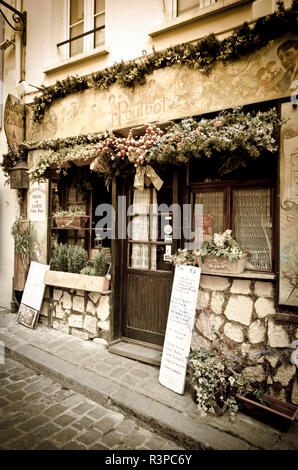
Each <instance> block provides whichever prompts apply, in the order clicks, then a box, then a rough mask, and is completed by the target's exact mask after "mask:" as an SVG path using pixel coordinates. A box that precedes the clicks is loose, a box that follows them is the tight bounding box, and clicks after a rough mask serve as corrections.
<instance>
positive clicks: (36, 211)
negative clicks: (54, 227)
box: [28, 182, 47, 222]
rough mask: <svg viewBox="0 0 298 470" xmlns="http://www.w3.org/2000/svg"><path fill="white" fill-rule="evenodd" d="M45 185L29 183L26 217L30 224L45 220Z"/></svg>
mask: <svg viewBox="0 0 298 470" xmlns="http://www.w3.org/2000/svg"><path fill="white" fill-rule="evenodd" d="M46 191H47V185H46V183H37V182H34V183H31V184H30V189H29V205H28V215H29V219H30V220H31V221H32V222H44V221H45V220H46Z"/></svg>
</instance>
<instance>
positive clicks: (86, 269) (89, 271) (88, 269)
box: [80, 266, 96, 276]
mask: <svg viewBox="0 0 298 470" xmlns="http://www.w3.org/2000/svg"><path fill="white" fill-rule="evenodd" d="M80 274H85V275H86V276H96V273H95V268H94V267H93V266H85V267H84V268H83V269H82V270H81V272H80Z"/></svg>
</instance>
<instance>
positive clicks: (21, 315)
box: [17, 304, 39, 328]
mask: <svg viewBox="0 0 298 470" xmlns="http://www.w3.org/2000/svg"><path fill="white" fill-rule="evenodd" d="M38 313H39V312H38V310H34V308H32V307H27V305H24V304H21V305H20V308H19V312H18V317H17V320H18V322H19V323H21V324H22V325H24V326H28V327H29V328H36V323H37V320H38Z"/></svg>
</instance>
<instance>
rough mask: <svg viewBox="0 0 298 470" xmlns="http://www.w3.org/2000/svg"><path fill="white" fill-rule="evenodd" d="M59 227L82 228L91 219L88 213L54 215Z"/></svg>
mask: <svg viewBox="0 0 298 470" xmlns="http://www.w3.org/2000/svg"><path fill="white" fill-rule="evenodd" d="M54 219H55V222H56V224H57V227H58V228H69V229H80V228H84V227H85V226H86V224H87V222H88V220H89V216H88V215H63V216H54Z"/></svg>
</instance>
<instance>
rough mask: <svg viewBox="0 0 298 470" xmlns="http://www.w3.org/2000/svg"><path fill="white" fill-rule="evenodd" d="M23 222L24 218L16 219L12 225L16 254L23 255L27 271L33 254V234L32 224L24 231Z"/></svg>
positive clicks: (24, 266) (24, 267)
mask: <svg viewBox="0 0 298 470" xmlns="http://www.w3.org/2000/svg"><path fill="white" fill-rule="evenodd" d="M23 222H24V219H23V217H19V218H18V219H16V221H15V222H14V223H13V225H12V228H11V234H12V236H13V239H14V247H15V252H16V253H17V254H20V255H21V257H22V263H23V269H24V270H25V269H26V268H27V267H28V265H29V263H30V260H31V257H32V254H33V232H32V228H31V225H30V224H28V225H27V226H26V227H25V228H24V229H22V228H21V226H22V223H23Z"/></svg>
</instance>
